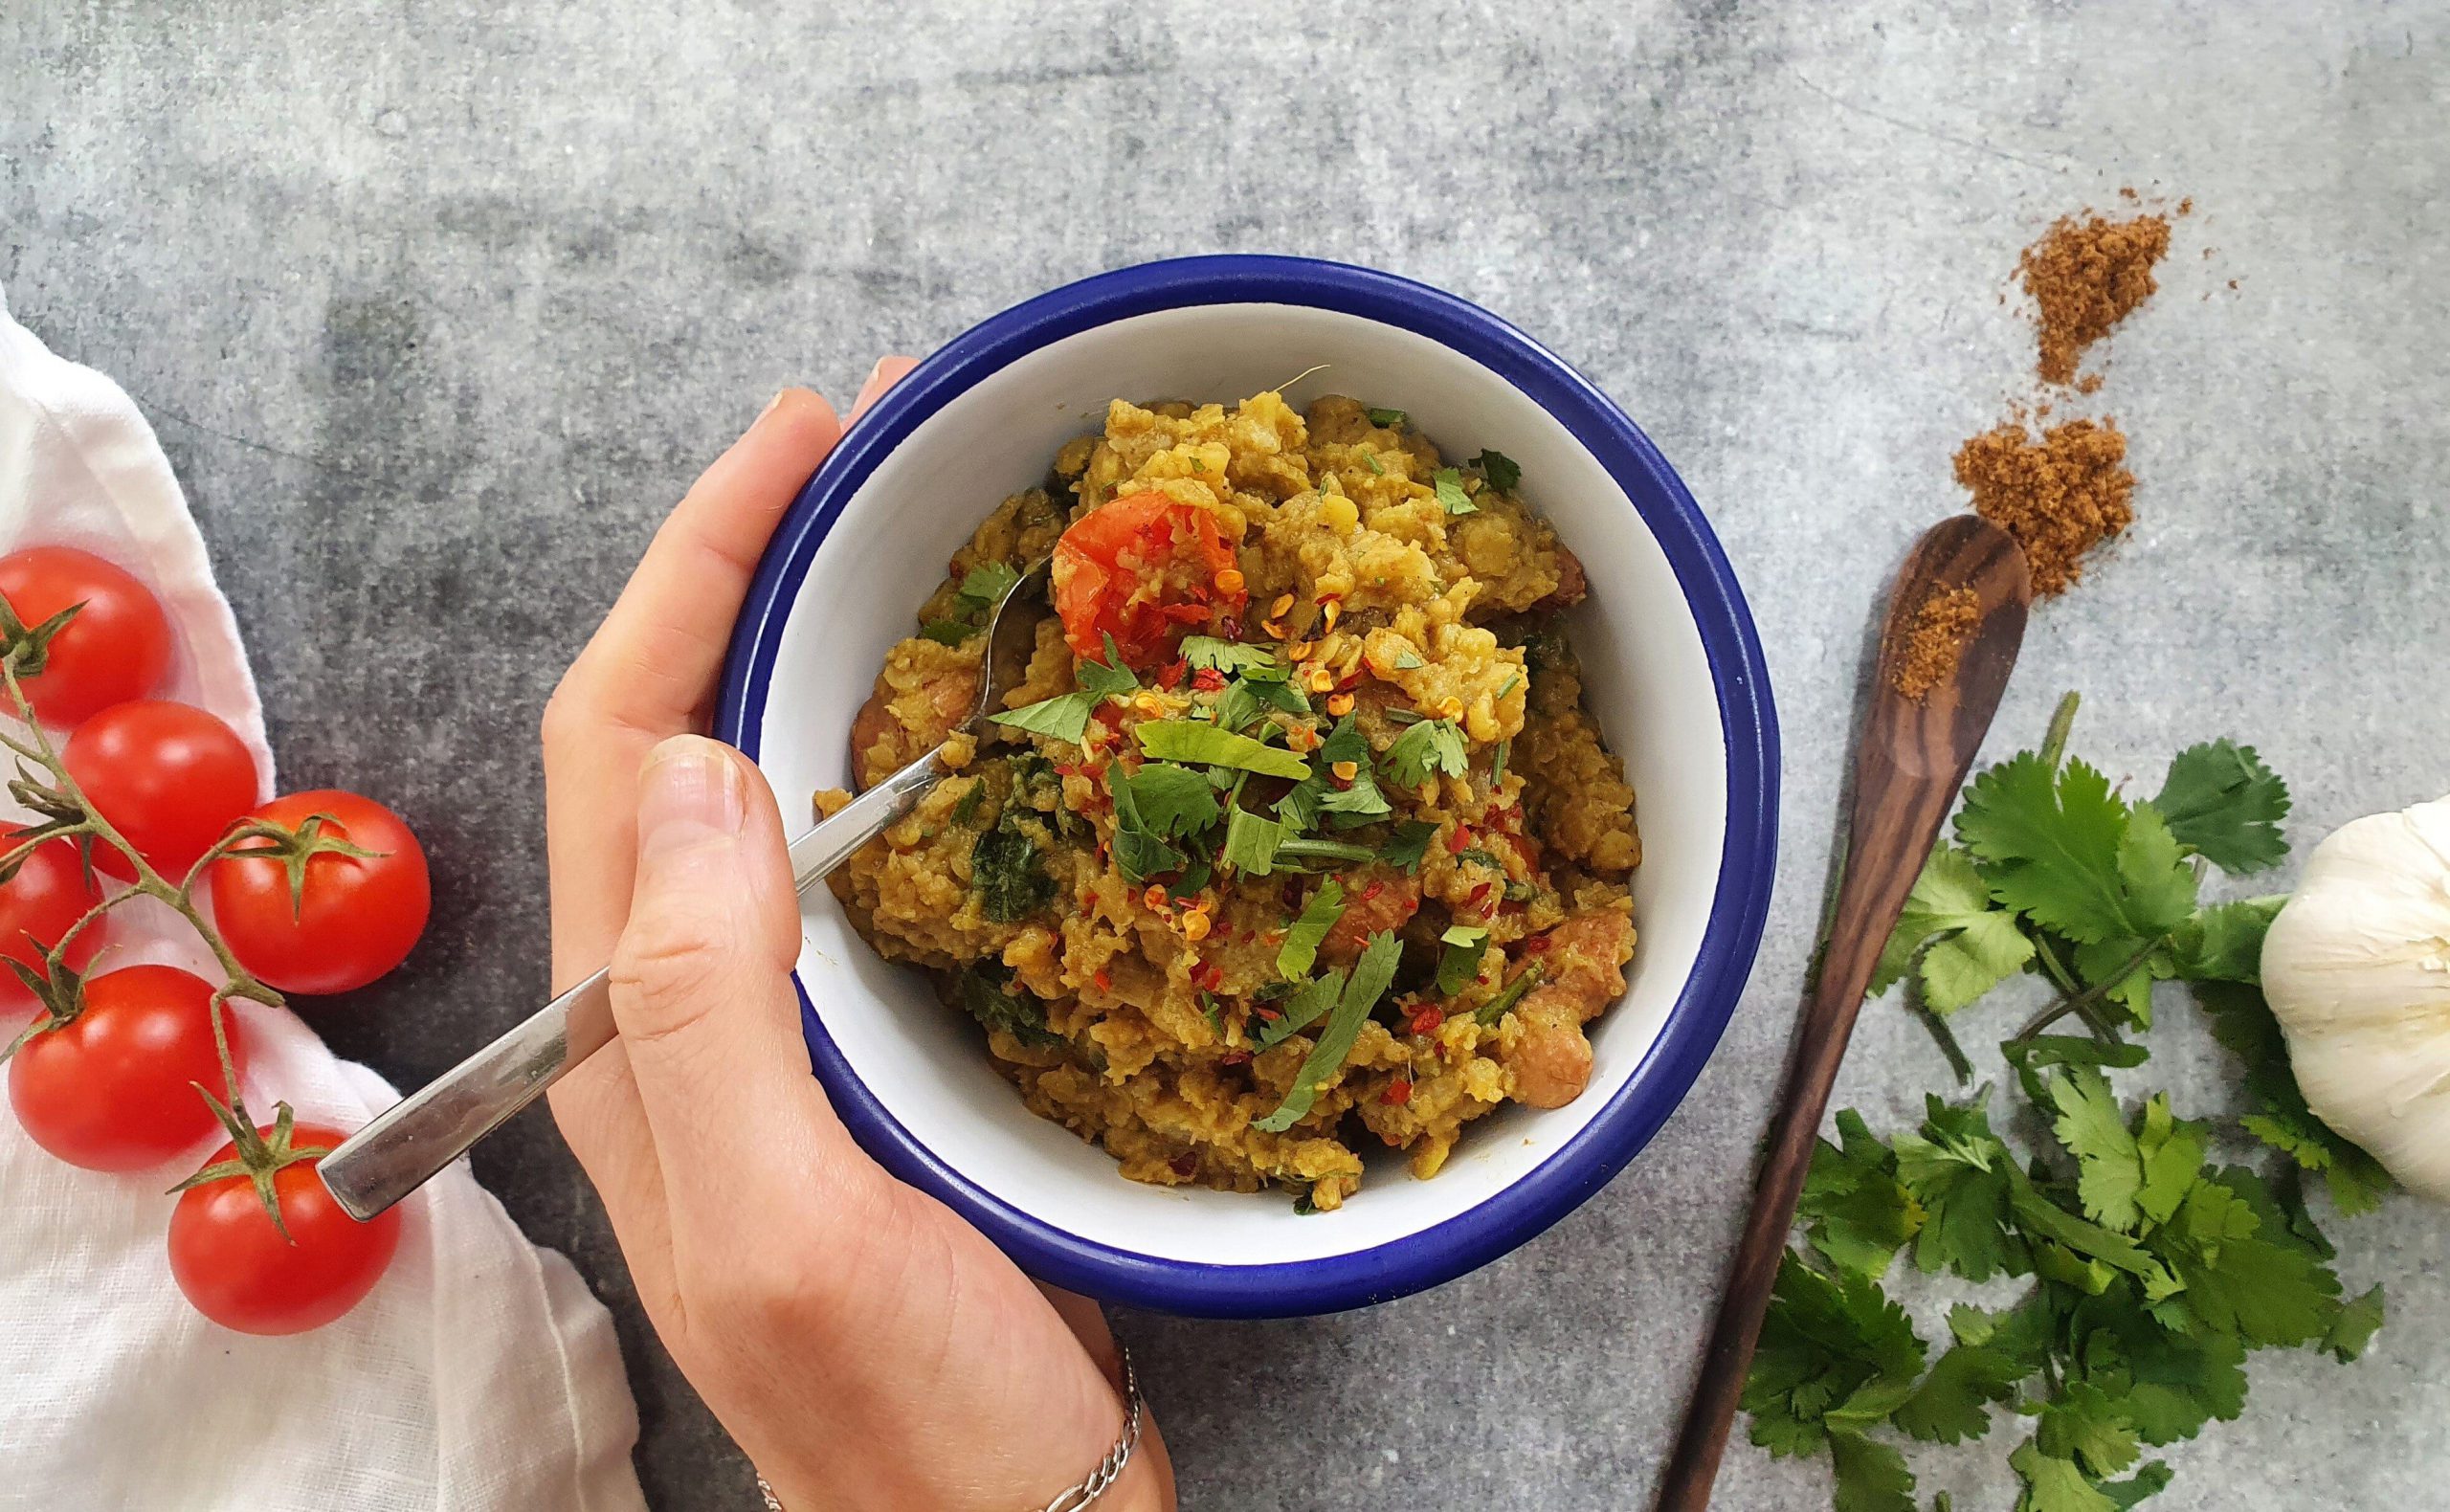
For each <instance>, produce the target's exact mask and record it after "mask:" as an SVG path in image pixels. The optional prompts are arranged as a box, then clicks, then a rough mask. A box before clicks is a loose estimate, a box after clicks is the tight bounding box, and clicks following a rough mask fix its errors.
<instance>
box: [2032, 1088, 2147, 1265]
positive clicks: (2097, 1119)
mask: <svg viewBox="0 0 2450 1512" xmlns="http://www.w3.org/2000/svg"><path fill="white" fill-rule="evenodd" d="M2049 1087H2050V1101H2052V1102H2053V1103H2054V1104H2056V1105H2057V1107H2058V1109H2059V1118H2058V1121H2057V1122H2056V1123H2054V1124H2053V1125H2052V1128H2053V1130H2054V1131H2055V1132H2056V1133H2057V1134H2058V1136H2059V1143H2060V1144H2061V1145H2066V1146H2067V1151H2068V1153H2069V1154H2071V1155H2073V1156H2075V1157H2076V1167H2077V1176H2076V1195H2077V1196H2078V1197H2079V1198H2080V1199H2081V1200H2082V1201H2083V1204H2084V1215H2085V1216H2086V1217H2089V1218H2092V1219H2095V1220H2097V1221H2099V1222H2101V1223H2105V1224H2107V1225H2108V1226H2109V1227H2111V1228H2113V1229H2116V1230H2118V1231H2119V1232H2120V1233H2122V1234H2132V1233H2134V1232H2135V1229H2136V1226H2137V1225H2138V1224H2139V1223H2140V1222H2141V1221H2142V1219H2143V1213H2142V1211H2141V1210H2140V1209H2138V1208H2137V1207H2136V1204H2135V1199H2136V1195H2137V1193H2139V1192H2140V1191H2142V1190H2143V1188H2144V1170H2143V1160H2142V1157H2141V1156H2139V1155H2138V1154H2137V1153H2136V1149H2135V1136H2134V1135H2133V1134H2131V1133H2129V1132H2127V1119H2126V1116H2125V1115H2124V1114H2122V1113H2120V1112H2119V1110H2118V1099H2117V1098H2115V1097H2114V1096H2112V1095H2111V1093H2110V1090H2109V1083H2108V1082H2106V1081H2105V1080H2103V1079H2102V1078H2101V1075H2100V1073H2098V1072H2093V1071H2073V1072H2069V1073H2067V1074H2066V1075H2063V1076H2058V1077H2053V1078H2051V1079H2050V1083H2049Z"/></svg>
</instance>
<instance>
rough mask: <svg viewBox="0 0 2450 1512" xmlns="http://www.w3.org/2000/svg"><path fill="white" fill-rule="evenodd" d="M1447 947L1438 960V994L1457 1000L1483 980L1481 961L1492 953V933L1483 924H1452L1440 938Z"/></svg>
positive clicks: (1441, 942)
mask: <svg viewBox="0 0 2450 1512" xmlns="http://www.w3.org/2000/svg"><path fill="white" fill-rule="evenodd" d="M1437 941H1438V944H1440V945H1444V946H1445V947H1446V952H1445V954H1443V955H1441V956H1439V957H1438V960H1437V995H1438V996H1440V997H1453V996H1454V995H1455V994H1456V993H1458V992H1460V991H1461V990H1463V989H1465V988H1467V987H1469V986H1471V985H1472V984H1473V983H1474V982H1477V981H1479V980H1480V977H1481V957H1482V956H1484V955H1487V954H1488V950H1489V932H1488V931H1487V930H1486V929H1484V928H1482V927H1481V926H1480V925H1479V924H1449V925H1448V926H1447V929H1446V932H1445V933H1444V934H1442V935H1439V936H1438V937H1437Z"/></svg>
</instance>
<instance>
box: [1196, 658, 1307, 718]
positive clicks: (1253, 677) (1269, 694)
mask: <svg viewBox="0 0 2450 1512" xmlns="http://www.w3.org/2000/svg"><path fill="white" fill-rule="evenodd" d="M1279 670H1280V671H1281V669H1279ZM1270 709H1275V710H1278V711H1280V712H1281V713H1285V714H1307V713H1309V712H1310V699H1309V696H1308V695H1307V694H1305V693H1303V691H1302V690H1301V689H1300V688H1299V687H1297V686H1295V685H1294V684H1293V683H1291V682H1288V681H1286V680H1285V679H1284V678H1281V677H1275V678H1271V677H1263V676H1260V675H1259V670H1258V669H1256V668H1254V669H1251V670H1248V671H1245V672H1244V673H1243V674H1242V675H1241V676H1240V677H1238V678H1235V679H1234V680H1233V681H1231V682H1229V683H1227V684H1225V691H1224V692H1223V693H1221V694H1219V695H1217V699H1216V705H1215V716H1214V719H1215V723H1216V727H1217V728H1219V729H1226V730H1243V729H1248V728H1249V727H1250V726H1251V725H1252V724H1254V723H1257V722H1258V719H1259V717H1260V716H1261V715H1263V714H1265V713H1267V711H1268V710H1270Z"/></svg>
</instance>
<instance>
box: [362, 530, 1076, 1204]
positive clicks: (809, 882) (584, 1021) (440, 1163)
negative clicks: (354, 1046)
mask: <svg viewBox="0 0 2450 1512" xmlns="http://www.w3.org/2000/svg"><path fill="white" fill-rule="evenodd" d="M1046 567H1047V564H1046V560H1045V559H1043V558H1041V559H1040V560H1039V561H1038V562H1037V563H1036V564H1035V565H1033V566H1032V567H1030V568H1029V570H1028V571H1026V572H1023V573H1022V574H1021V577H1020V581H1018V582H1016V583H1014V584H1013V587H1012V589H1010V590H1009V591H1007V592H1006V593H1005V595H1004V596H1003V598H1002V599H1000V600H998V601H997V603H996V605H995V612H994V616H993V618H992V619H991V622H990V623H989V626H988V631H987V676H986V678H984V681H985V684H986V685H985V686H984V687H983V688H982V689H981V690H980V692H979V696H978V703H977V706H976V707H974V708H973V709H971V710H970V712H969V718H968V719H966V720H964V721H963V722H962V723H961V725H960V728H962V729H964V730H968V729H972V728H974V727H976V726H977V725H978V724H980V723H983V722H984V721H985V720H986V718H987V716H988V715H989V714H990V713H991V711H994V710H997V709H1000V708H1002V707H1003V705H1004V696H1005V694H1006V693H1007V692H1009V691H1010V690H1011V689H1012V688H1013V685H1014V684H1015V683H1017V682H1018V681H1019V680H1020V678H1021V676H1022V674H1023V673H1024V671H1025V670H1026V669H1027V667H1028V665H1029V658H1030V652H1031V650H1032V648H1033V646H1034V645H1035V643H1036V631H1037V621H1038V620H1039V619H1040V618H1041V617H1042V615H1041V614H1039V613H1037V612H1034V609H1036V608H1039V607H1042V605H1043V602H1044V589H1045V587H1046ZM943 749H944V747H943V746H942V745H939V746H937V747H936V749H935V750H931V751H929V752H927V754H925V755H924V756H922V757H920V758H919V759H918V760H917V761H914V762H912V763H911V764H910V765H909V766H907V767H902V769H901V770H900V771H897V772H895V773H894V774H893V775H892V776H890V777H887V778H886V779H884V780H883V781H882V782H880V783H878V784H877V785H876V786H875V787H873V788H870V789H868V790H867V791H865V792H863V793H861V794H859V796H857V798H854V799H852V800H851V802H850V803H849V804H848V805H847V806H845V807H844V808H843V810H842V811H841V812H839V813H836V814H835V815H834V816H833V817H831V818H829V819H826V820H824V821H823V822H822V823H820V824H818V825H817V826H816V828H814V829H813V830H810V831H809V832H807V833H806V834H802V835H800V836H799V837H798V838H797V839H795V840H793V841H791V880H792V884H793V885H794V886H795V887H797V888H798V889H799V891H801V892H803V893H804V892H807V891H808V890H809V889H810V888H811V887H813V886H815V885H816V882H817V879H818V878H822V877H823V876H825V875H826V874H827V873H828V872H831V871H833V870H834V869H835V867H837V866H839V865H841V864H842V863H843V862H844V861H845V860H847V859H849V858H850V856H851V854H852V853H853V852H855V851H857V850H858V849H859V847H861V846H863V845H865V844H867V843H868V842H869V841H870V840H872V839H875V838H876V837H877V835H878V834H880V833H881V832H882V831H883V830H884V828H885V826H887V825H889V824H891V823H893V822H894V821H895V820H896V819H899V818H901V817H902V815H903V814H905V813H908V812H910V810H911V807H912V806H913V805H914V804H916V803H917V802H918V801H919V799H920V797H921V796H922V795H923V794H924V793H925V792H926V791H927V789H930V788H933V787H934V786H936V784H937V783H939V782H941V781H943V780H944V777H945V768H944V767H942V766H941V765H940V764H939V763H938V761H937V756H938V754H939V752H941V751H942V750H943ZM857 762H858V757H857V752H854V753H853V756H852V763H853V767H854V770H855V771H856V769H857ZM612 1035H613V1027H612V995H611V991H610V989H609V988H608V986H607V983H606V977H605V973H604V972H603V971H598V972H596V973H595V974H594V975H593V976H590V977H589V978H588V979H587V980H585V981H583V982H581V983H579V984H578V985H577V986H575V987H573V988H571V989H569V990H568V991H566V992H564V993H562V995H561V996H559V997H556V998H554V999H553V1000H552V1001H551V1002H549V1003H547V1004H546V1005H545V1006H544V1008H542V1009H541V1010H539V1011H538V1012H536V1013H535V1014H534V1015H533V1016H531V1017H529V1018H528V1019H527V1020H526V1021H525V1022H524V1023H522V1024H520V1025H518V1026H517V1027H516V1028H514V1029H512V1030H511V1031H510V1032H509V1033H508V1034H503V1035H502V1036H501V1038H500V1039H497V1040H495V1041H494V1042H493V1043H492V1044H490V1045H487V1046H486V1047H485V1048H484V1049H482V1050H479V1051H478V1052H477V1053H476V1054H475V1055H473V1056H469V1057H468V1058H467V1059H465V1060H463V1061H461V1062H460V1063H459V1064H458V1065H457V1066H454V1067H453V1068H452V1069H450V1070H449V1071H446V1072H444V1073H443V1074H442V1075H441V1076H439V1077H437V1078H434V1080H432V1081H430V1082H427V1083H426V1084H425V1086H424V1087H422V1088H420V1089H419V1090H417V1091H415V1092H413V1093H411V1094H410V1095H409V1096H407V1097H405V1098H402V1099H401V1100H400V1101H398V1102H396V1103H394V1104H392V1105H391V1106H390V1108H389V1109H387V1110H385V1111H384V1112H383V1113H382V1114H381V1115H380V1116H379V1117H377V1118H376V1119H375V1120H374V1122H372V1123H368V1124H367V1125H366V1126H365V1127H364V1128H362V1129H359V1130H358V1131H357V1132H356V1133H355V1134H352V1135H350V1136H349V1137H348V1138H347V1139H345V1140H343V1141H342V1142H341V1144H340V1147H339V1148H337V1149H335V1150H333V1151H332V1152H331V1153H330V1154H328V1155H326V1156H324V1157H323V1160H322V1161H321V1162H319V1163H318V1165H317V1167H316V1169H317V1171H318V1172H319V1173H320V1174H321V1175H322V1176H323V1185H324V1186H325V1187H326V1188H328V1189H329V1190H330V1191H331V1194H332V1200H334V1201H335V1202H338V1203H339V1204H340V1205H341V1208H342V1209H343V1211H345V1212H347V1213H348V1214H349V1215H350V1216H351V1217H353V1218H357V1219H360V1220H364V1219H367V1218H371V1217H373V1216H374V1215H375V1214H376V1213H378V1212H382V1211H383V1210H384V1209H386V1208H389V1207H390V1206H391V1204H393V1203H395V1202H397V1201H399V1200H400V1199H401V1198H402V1197H405V1196H407V1195H408V1194H409V1193H410V1192H412V1191H414V1190H417V1189H418V1188H419V1187H422V1186H424V1185H425V1184H426V1182H427V1181H429V1180H430V1179H432V1178H433V1176H434V1172H436V1171H438V1170H440V1169H442V1167H445V1166H448V1165H450V1164H451V1163H452V1162H453V1161H455V1160H457V1159H458V1158H459V1157H460V1156H462V1155H464V1154H466V1153H467V1152H468V1149H469V1146H471V1145H475V1144H476V1143H477V1141H479V1140H480V1139H483V1138H484V1137H485V1136H486V1135H488V1134H490V1133H492V1132H493V1131H494V1130H495V1129H497V1128H499V1127H501V1124H502V1123H504V1122H505V1121H507V1120H508V1119H509V1118H510V1116H511V1115H512V1114H514V1113H517V1112H518V1111H519V1110H520V1109H521V1108H523V1107H525V1106H526V1105H527V1104H528V1103H530V1102H533V1101H536V1098H537V1096H538V1095H539V1094H540V1093H542V1092H543V1091H544V1090H545V1089H546V1087H549V1086H551V1085H552V1084H553V1083H554V1082H555V1081H557V1080H559V1079H560V1078H561V1076H562V1073H563V1072H565V1071H568V1069H569V1068H570V1067H572V1066H575V1065H577V1064H578V1063H579V1062H580V1061H582V1060H585V1059H586V1058H587V1057H588V1056H591V1055H593V1054H594V1053H595V1052H596V1051H598V1050H600V1049H602V1048H603V1047H604V1046H605V1045H607V1044H609V1043H611V1042H612Z"/></svg>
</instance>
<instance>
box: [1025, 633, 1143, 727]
mask: <svg viewBox="0 0 2450 1512" xmlns="http://www.w3.org/2000/svg"><path fill="white" fill-rule="evenodd" d="M1072 677H1073V680H1074V681H1075V682H1077V683H1078V684H1079V685H1080V689H1079V691H1078V692H1074V693H1061V694H1058V695H1056V696H1055V697H1054V698H1051V699H1040V700H1038V701H1037V702H1036V703H1024V704H1022V705H1021V706H1020V707H1019V708H1017V709H1006V710H1004V711H1002V712H1001V713H995V714H990V715H988V716H987V717H988V718H989V719H991V720H992V721H994V722H995V723H998V724H1004V725H1009V726H1011V727H1012V728H1013V729H1016V730H1026V731H1028V732H1029V733H1030V734H1033V735H1045V736H1050V737H1052V738H1053V739H1056V740H1058V741H1069V742H1071V743H1072V744H1073V745H1079V744H1080V737H1081V736H1083V735H1085V734H1087V733H1088V730H1089V716H1091V715H1092V714H1095V713H1096V712H1097V709H1098V705H1099V704H1100V703H1103V702H1104V701H1105V700H1107V699H1110V698H1113V697H1115V696H1116V695H1118V694H1124V693H1129V692H1131V691H1133V690H1134V689H1136V688H1138V687H1139V686H1140V679H1139V678H1135V677H1133V676H1132V675H1131V669H1130V668H1129V667H1126V666H1125V665H1124V664H1123V652H1122V651H1121V650H1120V649H1119V648H1118V647H1117V646H1116V645H1115V643H1114V637H1113V636H1112V635H1108V636H1107V637H1106V659H1105V660H1104V661H1103V662H1098V661H1088V660H1083V661H1080V662H1079V663H1078V664H1076V665H1075V666H1074V668H1073V670H1072Z"/></svg>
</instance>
